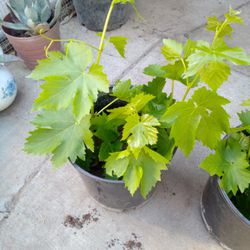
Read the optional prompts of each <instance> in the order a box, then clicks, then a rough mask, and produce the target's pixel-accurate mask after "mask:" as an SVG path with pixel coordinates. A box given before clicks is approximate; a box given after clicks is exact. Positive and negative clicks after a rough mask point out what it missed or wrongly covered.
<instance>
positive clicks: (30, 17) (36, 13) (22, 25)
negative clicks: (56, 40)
mask: <svg viewBox="0 0 250 250" xmlns="http://www.w3.org/2000/svg"><path fill="white" fill-rule="evenodd" d="M61 2H62V1H61V0H57V2H56V5H55V10H54V11H53V10H52V8H51V4H50V2H49V0H9V2H8V3H7V7H8V9H9V10H10V13H11V16H12V17H13V21H14V23H11V22H6V21H3V20H1V19H0V23H1V24H2V25H3V26H5V27H7V28H9V29H13V30H23V31H26V33H27V34H29V35H37V34H40V33H44V32H46V31H47V30H49V29H50V27H52V26H53V25H54V24H55V23H56V21H57V20H58V18H59V15H60V12H61Z"/></svg>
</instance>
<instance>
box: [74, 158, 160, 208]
mask: <svg viewBox="0 0 250 250" xmlns="http://www.w3.org/2000/svg"><path fill="white" fill-rule="evenodd" d="M72 164H73V166H74V167H75V169H76V170H77V171H78V172H79V173H80V175H81V178H82V180H83V181H84V184H85V186H86V188H87V190H88V192H89V194H90V195H91V196H92V197H93V198H94V199H95V200H96V201H98V202H99V203H101V204H102V205H104V206H105V207H108V208H111V209H114V210H127V209H131V208H135V207H137V206H139V205H141V204H143V203H144V202H146V201H147V200H148V199H149V198H150V197H151V196H152V195H153V193H154V191H155V188H153V189H152V191H151V192H150V193H149V194H148V196H147V199H146V200H145V199H144V198H143V197H142V196H141V194H140V190H137V191H136V193H135V194H134V196H131V194H130V193H129V191H128V190H127V189H126V187H125V184H124V182H123V181H115V180H108V179H103V178H100V177H97V176H95V175H92V174H90V173H88V172H87V171H85V170H84V169H82V168H80V167H79V166H78V165H77V164H75V163H72Z"/></svg>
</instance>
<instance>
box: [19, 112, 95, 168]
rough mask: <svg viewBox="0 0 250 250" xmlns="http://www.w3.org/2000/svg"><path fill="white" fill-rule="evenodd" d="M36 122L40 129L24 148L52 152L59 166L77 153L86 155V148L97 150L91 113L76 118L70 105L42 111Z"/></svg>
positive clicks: (55, 162)
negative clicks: (91, 125) (91, 126)
mask: <svg viewBox="0 0 250 250" xmlns="http://www.w3.org/2000/svg"><path fill="white" fill-rule="evenodd" d="M33 124H34V125H35V126H36V129H35V130H33V131H32V132H30V136H29V137H28V138H27V139H26V143H25V147H24V150H25V151H26V152H27V153H31V154H38V155H41V154H50V153H51V154H52V155H53V157H52V163H53V165H54V166H55V167H59V166H61V165H63V164H64V163H65V162H67V161H68V158H70V159H71V161H73V162H74V161H75V160H76V159H77V157H79V158H81V159H84V158H85V149H86V147H87V148H89V149H90V150H91V151H93V150H94V143H93V139H92V132H91V131H90V129H89V127H90V116H89V115H88V116H85V117H83V118H82V120H81V121H80V122H76V121H75V119H74V116H73V114H72V111H71V109H70V108H68V109H66V110H59V111H42V112H41V113H40V114H38V115H37V116H36V117H35V119H34V121H33Z"/></svg>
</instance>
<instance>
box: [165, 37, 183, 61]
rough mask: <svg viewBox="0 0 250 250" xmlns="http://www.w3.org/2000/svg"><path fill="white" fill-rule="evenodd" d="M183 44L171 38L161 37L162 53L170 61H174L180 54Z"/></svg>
mask: <svg viewBox="0 0 250 250" xmlns="http://www.w3.org/2000/svg"><path fill="white" fill-rule="evenodd" d="M182 51H183V45H182V44H181V43H178V42H176V41H175V40H172V39H163V47H162V54H163V55H164V56H165V58H166V60H167V61H169V62H170V63H174V62H175V61H176V60H179V59H180V58H181V56H182Z"/></svg>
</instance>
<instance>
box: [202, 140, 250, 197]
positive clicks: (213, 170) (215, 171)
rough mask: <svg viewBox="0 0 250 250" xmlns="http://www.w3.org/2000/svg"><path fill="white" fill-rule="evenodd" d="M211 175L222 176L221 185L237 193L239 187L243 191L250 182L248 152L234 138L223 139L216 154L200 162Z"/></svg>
mask: <svg viewBox="0 0 250 250" xmlns="http://www.w3.org/2000/svg"><path fill="white" fill-rule="evenodd" d="M200 167H201V168H203V169H204V170H206V171H207V172H208V173H209V174H210V175H218V176H219V177H221V180H220V186H221V187H222V188H223V189H224V190H225V191H226V192H227V193H229V192H230V191H232V192H233V194H234V195H235V194H236V193H237V191H238V189H239V190H240V191H241V192H242V193H243V192H244V190H245V189H246V188H248V186H249V184H250V171H249V167H250V166H249V162H248V161H247V158H246V152H242V151H241V146H240V143H239V142H238V141H237V140H235V139H234V138H228V139H225V140H222V141H221V142H220V143H219V144H218V147H217V148H216V151H215V154H210V155H209V156H207V157H206V158H205V159H204V161H203V162H202V163H201V164H200Z"/></svg>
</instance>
